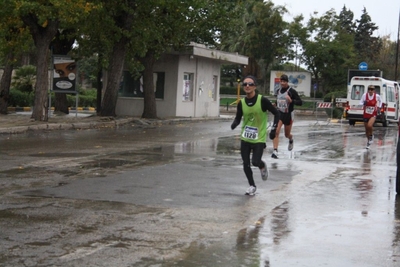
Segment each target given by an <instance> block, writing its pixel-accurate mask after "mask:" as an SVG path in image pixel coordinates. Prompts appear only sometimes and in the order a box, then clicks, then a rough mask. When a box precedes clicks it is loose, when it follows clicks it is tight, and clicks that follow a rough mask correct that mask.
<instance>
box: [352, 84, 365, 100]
mask: <svg viewBox="0 0 400 267" xmlns="http://www.w3.org/2000/svg"><path fill="white" fill-rule="evenodd" d="M363 94H364V85H353V88H351V99H352V100H360V99H361V97H362V95H363Z"/></svg>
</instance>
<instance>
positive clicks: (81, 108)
mask: <svg viewBox="0 0 400 267" xmlns="http://www.w3.org/2000/svg"><path fill="white" fill-rule="evenodd" d="M51 110H54V108H53V107H52V108H51ZM68 110H75V107H71V108H68ZM77 110H79V111H96V108H92V107H78V109H77ZM7 111H14V112H20V111H32V108H31V107H8V108H7Z"/></svg>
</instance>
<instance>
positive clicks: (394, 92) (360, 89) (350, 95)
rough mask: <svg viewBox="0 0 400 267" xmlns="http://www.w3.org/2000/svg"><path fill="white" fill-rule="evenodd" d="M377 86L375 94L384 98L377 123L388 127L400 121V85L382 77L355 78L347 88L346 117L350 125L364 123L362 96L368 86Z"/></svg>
mask: <svg viewBox="0 0 400 267" xmlns="http://www.w3.org/2000/svg"><path fill="white" fill-rule="evenodd" d="M371 84H372V85H374V86H375V92H376V93H377V94H379V95H380V96H381V98H382V102H383V103H382V108H381V115H379V116H377V118H376V122H378V123H382V126H383V127H387V126H388V124H389V122H397V121H398V120H399V97H398V96H399V84H398V83H397V82H395V81H389V80H385V79H383V78H380V77H373V76H372V77H363V76H354V77H353V78H351V81H350V85H349V86H348V88H347V104H346V108H345V112H344V116H345V117H346V119H348V120H349V124H350V125H354V124H355V123H356V121H363V105H360V100H361V97H362V95H363V94H364V93H365V92H367V88H368V85H371Z"/></svg>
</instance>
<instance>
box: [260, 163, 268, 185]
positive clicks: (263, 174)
mask: <svg viewBox="0 0 400 267" xmlns="http://www.w3.org/2000/svg"><path fill="white" fill-rule="evenodd" d="M263 162H264V168H262V169H260V172H261V179H263V181H266V180H267V179H268V168H267V164H266V163H265V161H263Z"/></svg>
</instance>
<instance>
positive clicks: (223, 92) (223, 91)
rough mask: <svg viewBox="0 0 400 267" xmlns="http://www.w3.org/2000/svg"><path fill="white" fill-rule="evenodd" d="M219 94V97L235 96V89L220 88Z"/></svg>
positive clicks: (228, 87) (229, 87)
mask: <svg viewBox="0 0 400 267" xmlns="http://www.w3.org/2000/svg"><path fill="white" fill-rule="evenodd" d="M240 93H242V92H240ZM220 94H221V95H237V87H231V86H221V87H220Z"/></svg>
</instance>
